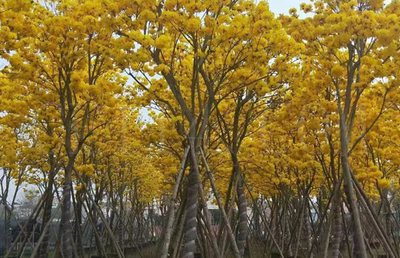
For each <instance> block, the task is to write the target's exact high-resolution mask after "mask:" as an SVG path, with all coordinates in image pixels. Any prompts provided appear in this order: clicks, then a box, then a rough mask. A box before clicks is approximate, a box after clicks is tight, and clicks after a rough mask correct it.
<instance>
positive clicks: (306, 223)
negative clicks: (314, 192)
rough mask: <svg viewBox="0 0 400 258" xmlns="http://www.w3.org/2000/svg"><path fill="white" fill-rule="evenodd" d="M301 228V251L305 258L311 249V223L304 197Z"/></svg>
mask: <svg viewBox="0 0 400 258" xmlns="http://www.w3.org/2000/svg"><path fill="white" fill-rule="evenodd" d="M302 215H303V218H302V219H303V223H302V225H303V227H302V239H301V240H302V241H301V242H302V249H303V250H302V251H303V255H304V256H307V255H308V254H309V253H310V249H311V224H310V223H311V222H310V216H309V215H310V214H309V206H308V196H304V207H303V214H302Z"/></svg>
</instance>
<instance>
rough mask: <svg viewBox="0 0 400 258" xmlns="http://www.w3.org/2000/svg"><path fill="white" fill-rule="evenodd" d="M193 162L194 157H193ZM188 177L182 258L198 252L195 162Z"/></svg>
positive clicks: (191, 256)
mask: <svg viewBox="0 0 400 258" xmlns="http://www.w3.org/2000/svg"><path fill="white" fill-rule="evenodd" d="M192 160H193V157H192ZM191 166H192V167H191V168H190V170H189V176H188V183H187V185H188V188H187V197H186V219H185V228H184V232H185V233H184V247H183V251H182V258H193V257H194V252H195V251H196V237H197V205H198V182H197V175H196V172H195V169H194V167H193V162H192V164H191Z"/></svg>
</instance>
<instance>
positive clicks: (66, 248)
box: [61, 157, 74, 258]
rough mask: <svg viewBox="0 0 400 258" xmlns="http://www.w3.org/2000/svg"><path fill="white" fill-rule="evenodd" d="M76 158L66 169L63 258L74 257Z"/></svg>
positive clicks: (63, 203)
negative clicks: (72, 197) (72, 209)
mask: <svg viewBox="0 0 400 258" xmlns="http://www.w3.org/2000/svg"><path fill="white" fill-rule="evenodd" d="M73 164H74V157H70V158H69V160H68V165H67V167H66V169H65V178H64V185H63V193H62V206H61V252H62V257H63V258H72V257H73V248H72V227H71V191H72V189H71V186H72V169H73Z"/></svg>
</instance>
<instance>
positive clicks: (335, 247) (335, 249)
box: [332, 191, 342, 258]
mask: <svg viewBox="0 0 400 258" xmlns="http://www.w3.org/2000/svg"><path fill="white" fill-rule="evenodd" d="M334 194H336V195H338V197H337V198H335V199H334V202H333V203H332V212H333V213H334V214H333V232H332V233H333V241H332V258H338V257H339V254H340V240H341V239H342V219H341V218H342V216H341V214H340V213H341V209H340V205H341V198H340V192H339V191H338V193H334Z"/></svg>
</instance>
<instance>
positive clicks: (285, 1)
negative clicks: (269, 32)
mask: <svg viewBox="0 0 400 258" xmlns="http://www.w3.org/2000/svg"><path fill="white" fill-rule="evenodd" d="M268 2H269V8H270V10H271V11H273V12H274V13H275V14H276V15H279V14H281V13H283V14H288V11H289V9H290V8H292V7H295V8H297V9H300V8H299V6H300V4H301V3H308V2H309V1H308V0H269V1H268Z"/></svg>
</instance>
